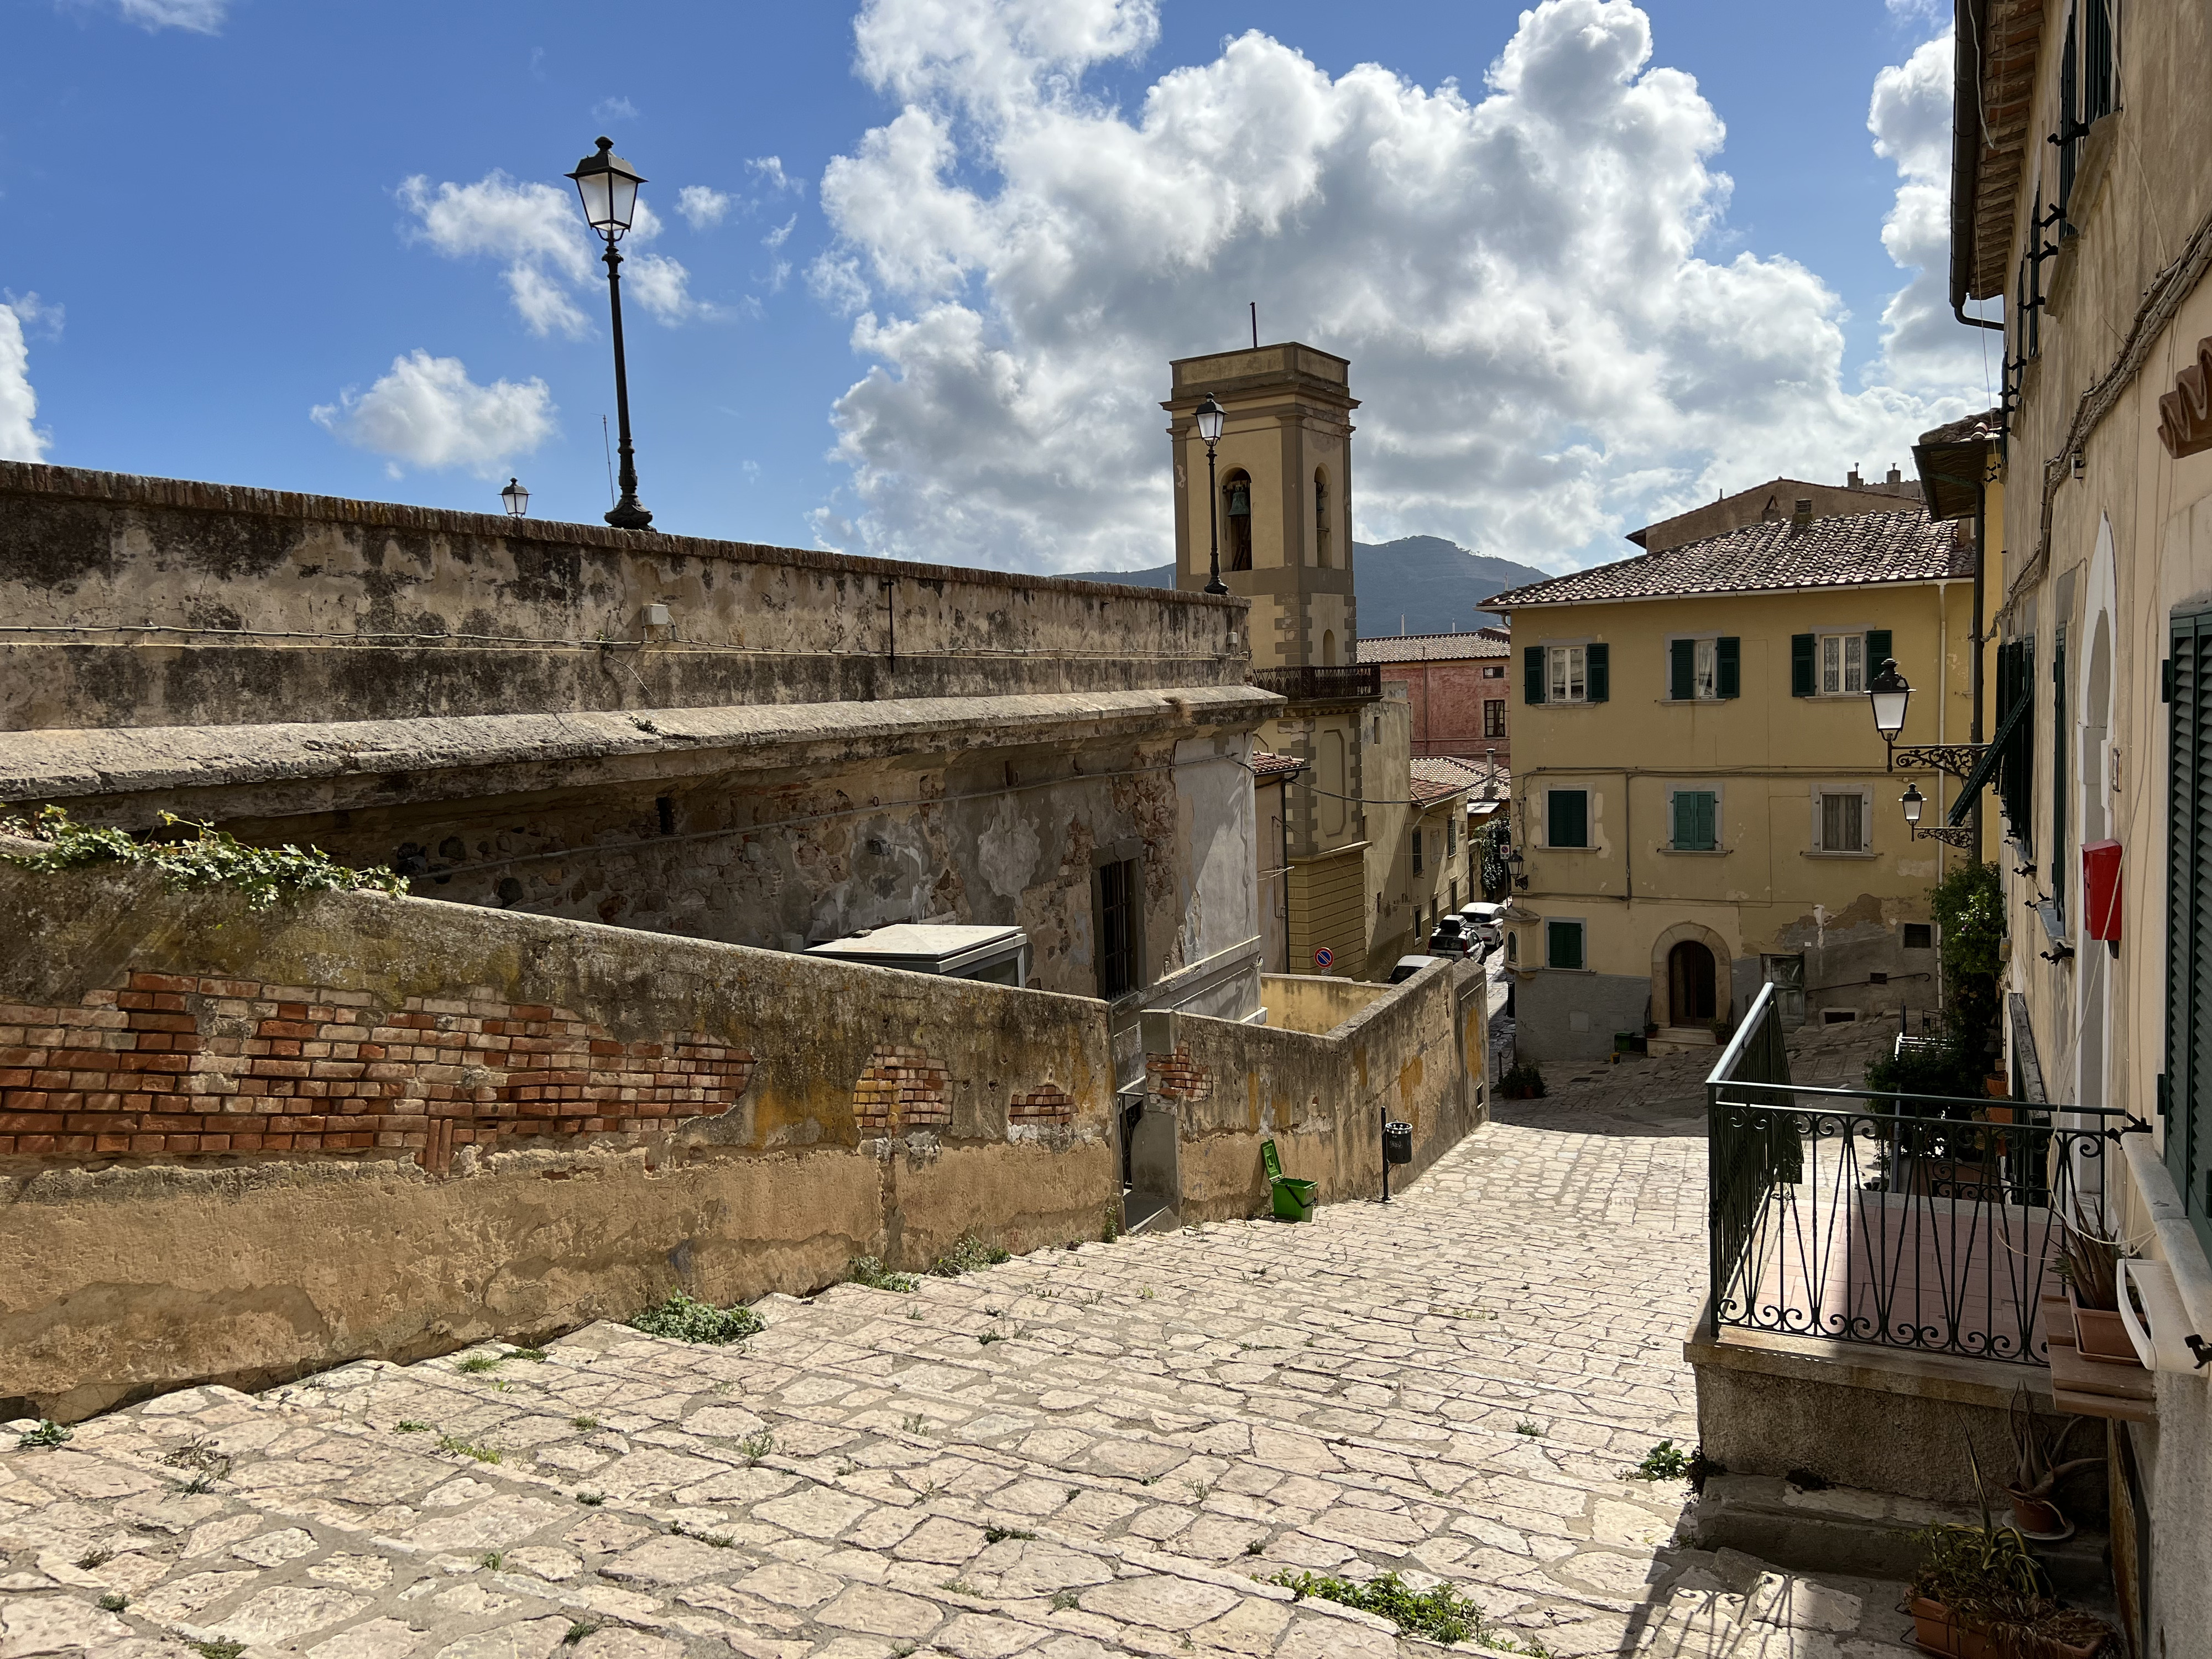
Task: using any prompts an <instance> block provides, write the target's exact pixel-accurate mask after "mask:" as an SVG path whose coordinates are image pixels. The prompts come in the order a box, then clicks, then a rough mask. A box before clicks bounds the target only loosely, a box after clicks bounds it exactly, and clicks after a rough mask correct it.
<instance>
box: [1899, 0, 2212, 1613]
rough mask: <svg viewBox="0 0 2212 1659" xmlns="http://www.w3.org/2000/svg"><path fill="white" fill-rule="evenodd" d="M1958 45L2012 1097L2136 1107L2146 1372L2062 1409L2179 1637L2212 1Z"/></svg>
mask: <svg viewBox="0 0 2212 1659" xmlns="http://www.w3.org/2000/svg"><path fill="white" fill-rule="evenodd" d="M1958 38H1959V40H1960V48H1959V58H1958V70H1957V74H1958V82H1957V109H1958V111H1959V114H1958V117H1957V126H1956V130H1955V132H1954V151H1953V155H1954V169H1953V189H1952V204H1951V206H1952V227H1953V238H1952V265H1951V273H1950V274H1951V291H1952V299H1953V301H1954V307H1956V308H1958V309H1959V310H1960V314H1961V315H1962V316H1963V315H1964V314H1965V313H1964V307H1965V306H1966V304H1967V303H1969V302H1971V301H1990V300H2002V318H2003V319H2004V320H2003V322H2002V334H2001V335H1999V334H1998V333H1997V332H1996V325H1994V324H1993V325H1992V332H1991V339H1990V343H1991V347H1992V350H1993V351H1994V350H1995V349H1996V345H1997V342H1998V340H1999V339H2000V338H2001V339H2002V356H2003V360H2004V374H2005V381H2004V384H2005V394H2006V395H2005V407H2004V409H2003V411H2002V416H2003V418H2002V423H2001V425H2000V426H1999V427H1998V428H1997V429H1996V431H1995V432H1994V433H1993V434H1992V435H1990V441H1987V442H1985V443H1984V444H1983V445H1982V446H1980V447H1981V448H1982V449H1983V450H1984V452H1985V456H1986V463H1987V464H1986V465H1984V466H1981V467H1976V466H1973V465H1972V461H1973V460H1974V459H1983V458H1981V457H1974V456H1968V457H1966V458H1963V459H1966V462H1967V463H1968V464H1967V465H1964V466H1956V465H1954V466H1953V467H1952V468H1951V469H1950V470H1949V471H1950V477H1951V478H1952V480H1953V482H1954V487H1955V488H1957V489H1960V490H1961V491H1963V492H1966V495H1967V498H1968V499H1967V501H1966V503H1965V506H1968V507H1978V509H1979V510H1980V511H1981V512H1982V513H1984V517H1985V518H1986V519H1987V520H1989V521H1990V522H1991V523H1992V524H2002V526H2003V528H2002V539H2003V541H2004V543H2005V544H2006V545H2005V548H2004V556H2003V562H2002V579H2001V580H1995V581H1993V582H1992V583H1991V585H1990V592H1991V599H1992V621H1991V631H1992V633H1993V635H1994V641H1993V644H1994V648H1995V652H1996V655H1997V657H1998V659H1999V667H2000V668H2001V670H2002V672H2001V674H2000V680H2001V690H2000V692H1999V695H1998V696H1997V698H1996V707H1995V708H1994V709H1993V710H1992V714H1991V720H1992V726H1991V736H1992V738H1997V737H1999V736H2002V737H2003V739H2004V741H2003V743H2002V753H2001V755H2000V756H1998V757H1996V758H1997V759H1998V760H1999V761H2000V765H1999V766H1998V769H1997V774H1996V777H1995V778H1994V779H1993V780H1992V782H1993V788H1992V792H1991V794H1990V805H1989V806H1988V808H1987V809H1986V811H1987V814H1988V816H1989V817H1990V819H1991V820H1992V822H1993V823H1995V822H1996V821H2001V822H2002V836H2003V841H2002V852H2001V854H2000V851H1999V849H1998V848H1996V847H1992V848H1991V852H1990V856H1991V857H1993V858H1996V860H1997V862H1998V864H1999V866H2000V867H2001V868H2002V872H2003V882H2004V889H2005V897H2006V907H2005V908H2006V911H2007V913H2008V915H2009V916H2010V917H2011V918H2012V927H2011V932H2010V939H2009V951H2008V960H2007V963H2006V967H2005V985H2006V988H2007V991H2008V1006H2009V1009H2010V1012H2011V1014H2012V1018H2009V1019H2008V1021H2007V1023H2006V1032H2005V1036H2006V1044H2007V1054H2008V1061H2009V1063H2010V1066H2011V1069H2012V1073H2013V1076H2014V1078H2015V1092H2016V1093H2019V1094H2022V1095H2025V1096H2026V1097H2027V1098H2029V1099H2037V1098H2047V1099H2048V1100H2049V1101H2050V1102H2051V1103H2052V1104H2054V1105H2073V1106H2076V1107H2081V1108H2103V1109H2108V1110H2116V1111H2119V1112H2123V1113H2124V1114H2127V1115H2128V1119H2129V1120H2131V1121H2130V1122H2129V1124H2128V1127H2130V1129H2131V1130H2138V1131H2140V1132H2139V1133H2120V1134H2118V1135H2116V1136H2115V1137H2114V1138H2113V1145H2114V1147H2115V1149H2116V1150H2115V1154H2114V1155H2113V1156H2111V1157H2107V1158H2103V1159H2102V1160H2100V1163H2101V1164H2102V1166H2103V1168H2102V1169H2101V1170H2099V1171H2097V1172H2096V1176H2097V1180H2098V1182H2099V1184H2100V1185H2102V1186H2103V1188H2104V1203H2105V1205H2106V1210H2107V1214H2108V1218H2109V1225H2110V1226H2111V1227H2112V1231H2114V1232H2115V1233H2116V1235H2117V1236H2118V1237H2119V1238H2120V1239H2121V1241H2122V1249H2123V1252H2124V1253H2130V1254H2133V1255H2136V1256H2137V1257H2138V1258H2139V1260H2138V1261H2137V1262H2136V1264H2135V1265H2134V1269H2133V1271H2131V1272H2130V1276H2129V1277H2130V1283H2131V1284H2135V1285H2139V1286H2141V1287H2142V1302H2143V1310H2144V1314H2145V1321H2146V1324H2147V1327H2148V1336H2149V1343H2148V1355H2149V1358H2151V1359H2152V1360H2153V1361H2154V1364H2153V1365H2152V1374H2151V1381H2152V1383H2153V1384H2154V1388H2153V1389H2152V1391H2151V1392H2152V1396H2153V1397H2152V1398H2151V1399H2150V1400H2149V1401H2148V1403H2147V1405H2144V1406H2142V1407H2130V1408H2128V1409H2127V1410H2125V1411H2120V1410H2115V1409H2114V1408H2113V1407H2112V1405H2111V1404H2110V1402H2104V1401H2095V1400H2090V1401H2084V1400H2083V1399H2081V1397H2079V1396H2073V1397H2069V1399H2068V1400H2067V1401H2065V1402H2064V1405H2063V1408H2064V1409H2066V1410H2068V1411H2087V1412H2093V1413H2094V1414H2096V1415H2098V1416H2101V1417H2106V1418H2110V1419H2116V1420H2114V1421H2113V1422H2112V1429H2111V1439H2110V1441H2109V1442H2108V1449H2109V1451H2110V1453H2111V1465H2112V1476H2113V1480H2114V1483H2115V1485H2114V1491H2115V1493H2116V1502H2121V1501H2124V1503H2125V1505H2126V1507H2127V1508H2128V1509H2130V1510H2132V1511H2134V1512H2135V1516H2136V1526H2135V1527H2134V1528H2132V1530H2133V1532H2134V1533H2135V1534H2136V1537H2135V1539H2134V1540H2133V1542H2134V1543H2135V1545H2136V1547H2135V1548H2132V1549H2130V1548H2125V1547H2123V1542H2122V1534H2121V1532H2120V1530H2119V1529H2118V1527H2116V1528H2115V1531H2114V1534H2113V1537H2114V1546H2115V1563H2114V1565H2115V1567H2116V1569H2117V1571H2118V1579H2119V1581H2120V1587H2121V1590H2122V1595H2123V1612H2124V1614H2125V1615H2126V1616H2127V1618H2128V1620H2129V1622H2130V1624H2132V1625H2133V1626H2135V1629H2134V1630H2133V1631H2131V1632H2130V1634H2131V1636H2132V1637H2133V1638H2135V1640H2136V1643H2137V1646H2136V1651H2138V1652H2145V1653H2149V1654H2158V1655H2166V1654H2179V1653H2184V1652H2189V1651H2192V1650H2196V1649H2197V1648H2199V1647H2201V1646H2203V1642H2204V1638H2203V1630H2204V1627H2205V1625H2206V1622H2207V1620H2208V1619H2212V1575H2208V1573H2207V1571H2206V1567H2207V1565H2208V1564H2212V1394H2208V1381H2207V1372H2206V1371H2205V1370H2203V1369H2202V1368H2201V1364H2200V1362H2199V1361H2198V1360H2197V1358H2195V1356H2194V1354H2193V1353H2192V1352H2191V1349H2190V1347H2188V1346H2184V1342H2183V1339H2185V1338H2186V1339H2187V1341H2188V1342H2190V1343H2192V1344H2193V1343H2195V1342H2196V1341H2197V1337H2198V1335H2212V1266H2209V1265H2208V1260H2207V1255H2208V1251H2212V1066H2208V1065H2207V1063H2206V1060H2205V1054H2206V1052H2207V1041H2208V1033H2212V999H2208V995H2207V993H2206V990H2205V988H2204V987H2207V986H2208V985H2212V974H2209V973H2208V971H2207V969H2208V967H2212V930H2208V926H2207V918H2208V917H2212V857H2208V853H2212V771H2208V766H2207V761H2206V758H2205V757H2206V755H2207V753H2208V749H2207V746H2206V744H2207V733H2208V732H2212V396H2208V391H2207V388H2208V386H2212V287H2208V286H2207V284H2206V283H2205V277H2206V275H2207V272H2208V270H2212V150H2208V149H2207V148H2206V146H2205V144H2204V143H2203V109H2202V104H2203V100H2202V98H2201V96H2200V95H2199V94H2198V93H2197V87H2198V86H2199V85H2200V84H2201V83H2202V82H2203V78H2204V77H2205V76H2206V75H2207V74H2208V73H2212V23H2208V20H2207V18H2206V16H2205V15H2204V13H2203V10H2202V9H2199V8H2194V7H2157V6H2142V5H2122V4H2119V3H2117V0H2063V3H2061V0H2050V3H2042V0H1962V3H1960V6H1959V23H1958ZM1977 112H1983V113H1981V114H1980V115H1979V116H1977ZM1982 309H1983V310H1984V312H1985V313H1989V314H1990V316H1992V317H1995V316H1996V315H1997V314H1998V308H1997V307H1993V306H1984V307H1982ZM1931 437H1933V438H1936V439H1937V440H1938V445H1937V446H1936V447H1937V448H1938V450H1939V452H1940V451H1941V449H1942V447H1944V445H1945V444H1946V443H1948V444H1951V445H1955V444H1956V443H1957V441H1958V440H1957V437H1956V435H1948V434H1942V435H1931ZM1940 458H1941V457H1940V453H1939V456H1938V457H1937V459H1940ZM1977 483H1986V490H1987V493H1986V495H1985V497H1984V498H1983V499H1981V500H1980V501H1974V500H1972V491H1973V488H1974V486H1975V485H1976V484H1977ZM1962 510H1964V508H1963V507H1962ZM1991 539H1992V541H1995V540H1996V536H1995V535H1993V536H1992V538H1991ZM2095 860H2103V861H2104V862H2105V865H2106V866H2107V867H2109V866H2111V865H2112V864H2114V863H2116V864H2117V881H2116V882H2115V883H2113V884H2110V885H2106V884H2103V883H2102V881H2101V880H2100V879H2095V878H2092V876H2091V875H2090V873H2089V871H2090V867H2091V866H2092V864H2093V861H2095ZM2115 899H2117V905H2115V903H2114V902H2113V901H2114V900H2115ZM2062 1121H2065V1120H2063V1119H2062ZM2125 1419H2132V1420H2125Z"/></svg>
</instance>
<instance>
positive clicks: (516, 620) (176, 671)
mask: <svg viewBox="0 0 2212 1659" xmlns="http://www.w3.org/2000/svg"><path fill="white" fill-rule="evenodd" d="M648 605H666V606H667V607H668V612H669V620H668V622H667V623H666V624H665V625H659V626H655V625H650V624H648V623H647V610H646V607H647V606H648ZM1244 611H1245V604H1244V601H1243V600H1241V599H1211V598H1208V597H1206V596H1205V595H1203V594H1198V593H1177V592H1171V591H1167V590H1161V589H1152V588H1130V587H1124V586H1113V585H1109V584H1105V583H1092V582H1074V581H1065V580H1054V579H1048V578H1044V577H1037V576H1024V575H1017V574H1006V573H1001V572H996V571H983V570H961V569H953V568H946V567H942V566H935V565H920V564H909V563H905V562H900V561H896V560H884V559H864V558H852V557H848V556H844V555H842V554H835V553H823V552H811V551H807V550H801V549H795V548H776V547H762V546H757V545H754V544H749V543H737V542H720V541H710V540H706V539H703V538H692V537H680V536H662V535H655V534H650V533H647V534H639V533H636V532H625V531H617V530H611V529H609V528H607V527H606V526H600V525H574V524H559V523H554V522H550V521H547V520H535V519H524V520H510V519H507V518H503V517H501V516H498V515H495V514H488V513H453V512H446V511H442V510H439V509H434V508H428V507H404V506H398V505H394V504H392V503H388V502H378V501H342V500H337V499H334V498H331V497H329V496H320V495H294V494H289V493H284V492H278V491H273V490H262V489H240V488H234V487H228V486H223V485H217V484H205V483H185V482H181V481H178V480H173V479H161V478H141V477H130V476H127V475H123V474H117V473H107V472H91V471H81V470H78V469H75V468H70V467H56V466H44V465H33V464H30V463H25V462H6V461H0V731H21V730H30V729H39V728H72V727H96V726H180V725H231V724H243V723H252V722H257V721H264V720H289V719H296V718H298V714H299V711H301V710H303V709H312V710H313V711H314V712H315V713H316V714H317V715H318V716H319V717H320V718H322V719H325V720H376V719H392V718H422V717H426V716H452V715H459V714H501V713H516V712H524V711H538V710H549V709H562V710H572V711H576V710H584V709H625V708H637V709H652V708H700V707H708V706H714V705H721V704H730V703H750V702H771V703H777V702H780V703H794V702H866V701H871V700H873V699H876V698H881V697H920V696H963V695H966V696H974V695H999V694H1005V693H1009V692H1063V691H1084V690H1127V689H1132V688H1138V687H1144V686H1159V685H1229V684H1238V683H1240V682H1241V681H1242V680H1243V677H1244V668H1245V664H1246V660H1247V658H1248V656H1249V651H1248V650H1246V649H1243V648H1232V647H1231V645H1230V642H1229V641H1230V636H1231V632H1232V631H1233V630H1236V629H1240V628H1241V627H1242V625H1243V615H1244Z"/></svg>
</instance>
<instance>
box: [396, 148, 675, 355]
mask: <svg viewBox="0 0 2212 1659" xmlns="http://www.w3.org/2000/svg"><path fill="white" fill-rule="evenodd" d="M398 196H399V201H400V204H401V205H402V206H404V208H406V210H408V211H409V212H410V213H411V214H413V215H414V216H415V219H416V226H415V228H414V229H413V231H412V233H411V234H413V235H414V236H415V237H416V240H420V241H423V242H427V243H428V244H429V245H430V246H432V247H433V248H435V249H436V250H437V251H438V252H440V253H442V254H444V255H446V256H447V258H454V259H465V258H477V257H483V258H494V259H499V260H503V261H504V262H505V263H506V270H504V271H503V272H502V273H501V275H502V276H503V277H504V279H505V281H506V283H507V294H508V297H509V298H510V299H512V300H513V302H514V308H515V311H516V313H518V314H519V315H520V317H521V319H522V320H523V322H524V324H525V325H526V326H527V327H528V328H529V330H530V331H531V332H532V333H533V334H551V333H561V334H565V335H568V337H570V338H572V339H573V338H574V337H577V336H579V335H581V334H582V333H584V332H585V331H586V330H587V329H588V328H589V327H590V323H589V322H588V320H587V319H586V313H585V312H584V311H583V309H582V308H581V305H580V298H581V290H582V289H585V288H586V286H592V287H596V285H597V284H598V283H599V282H601V281H603V280H604V278H603V277H602V276H601V267H600V265H599V258H598V255H599V239H598V237H596V236H595V235H593V234H592V232H591V230H590V228H588V227H587V226H586V224H585V223H584V219H583V213H582V210H581V209H580V207H579V206H578V205H577V202H576V197H575V194H574V191H562V190H556V189H555V188H554V187H553V186H552V185H545V184H537V183H533V182H529V181H526V180H520V179H511V178H509V177H508V176H507V174H506V173H501V172H498V171H496V170H495V171H493V172H491V173H486V174H485V175H484V176H483V178H482V179H477V181H476V183H474V184H472V185H456V184H450V183H448V184H441V185H437V186H436V187H435V189H434V188H433V187H432V186H431V184H430V181H429V180H428V179H427V178H425V177H423V176H422V174H420V173H416V175H414V176H413V177H412V178H409V179H402V180H401V181H400V183H399V190H398ZM678 199H679V206H680V202H681V197H680V195H679V198H678ZM660 228H661V222H660V220H659V218H658V217H657V216H655V215H654V213H653V210H652V208H651V207H650V206H648V205H647V204H646V203H645V202H644V201H643V200H642V199H640V201H639V202H638V204H637V214H636V218H635V222H634V223H633V225H632V227H631V228H630V232H629V235H628V236H627V237H626V238H625V239H624V240H623V246H624V247H625V248H635V247H637V246H639V245H641V244H642V243H645V242H648V241H650V240H653V238H654V237H655V236H657V235H659V234H660ZM623 279H624V282H625V283H626V284H627V285H628V286H629V289H631V290H632V292H634V293H635V294H636V295H637V297H638V300H639V301H640V303H641V304H642V305H643V306H644V307H645V308H646V309H647V312H649V313H651V314H652V315H653V316H654V317H655V318H657V319H659V320H660V321H662V322H664V323H668V324H671V325H672V324H676V323H679V322H683V321H684V320H686V319H690V318H694V317H704V316H708V315H711V314H712V313H713V307H710V306H708V305H707V304H706V303H705V302H703V301H698V300H695V299H693V298H692V297H691V295H690V289H689V284H690V272H689V271H688V270H685V269H684V266H683V264H681V263H680V262H679V261H678V260H675V259H671V258H667V257H666V256H665V255H663V254H657V253H645V254H639V253H628V254H626V255H625V257H624V260H623ZM600 297H601V299H602V300H603V299H604V295H601V296H600Z"/></svg>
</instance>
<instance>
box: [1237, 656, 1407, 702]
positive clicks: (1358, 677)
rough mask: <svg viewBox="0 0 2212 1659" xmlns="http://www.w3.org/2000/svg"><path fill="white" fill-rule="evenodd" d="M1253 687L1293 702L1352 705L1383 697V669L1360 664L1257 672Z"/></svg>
mask: <svg viewBox="0 0 2212 1659" xmlns="http://www.w3.org/2000/svg"><path fill="white" fill-rule="evenodd" d="M1252 684H1255V685H1256V686H1258V687H1259V688H1260V689H1261V690H1262V691H1273V693H1274V694H1275V695H1276V696H1280V697H1288V698H1289V699H1290V700H1291V702H1354V701H1357V700H1359V699H1362V698H1366V697H1379V696H1382V695H1383V665H1381V664H1380V663H1372V662H1360V663H1348V664H1342V665H1336V666H1334V667H1319V666H1314V665H1308V666H1306V667H1303V668H1255V669H1254V670H1253V671H1252Z"/></svg>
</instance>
